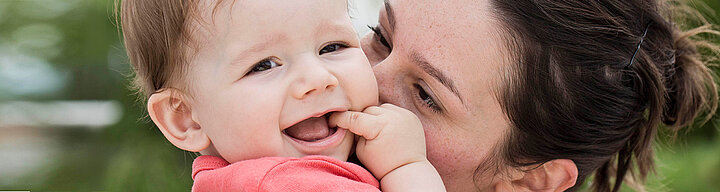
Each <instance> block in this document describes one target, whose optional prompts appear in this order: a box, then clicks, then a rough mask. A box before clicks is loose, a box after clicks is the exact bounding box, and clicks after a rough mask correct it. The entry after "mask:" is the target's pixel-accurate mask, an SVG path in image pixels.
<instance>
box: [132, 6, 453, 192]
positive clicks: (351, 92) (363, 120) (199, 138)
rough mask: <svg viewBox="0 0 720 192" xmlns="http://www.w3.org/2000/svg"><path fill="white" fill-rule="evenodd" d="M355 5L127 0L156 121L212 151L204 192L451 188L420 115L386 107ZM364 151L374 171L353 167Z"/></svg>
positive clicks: (180, 141) (187, 142)
mask: <svg viewBox="0 0 720 192" xmlns="http://www.w3.org/2000/svg"><path fill="white" fill-rule="evenodd" d="M347 4H348V2H346V1H341V0H312V1H309V0H249V1H232V0H226V1H222V0H221V1H209V0H200V1H146V0H124V1H122V8H121V22H122V28H123V32H124V39H125V45H126V49H127V52H128V55H129V57H130V61H131V63H132V65H133V69H134V71H135V73H136V82H135V84H136V85H137V86H138V88H139V89H140V90H141V91H142V93H144V95H145V96H148V97H147V98H148V100H147V110H148V113H149V115H150V117H151V119H152V120H153V122H154V123H155V125H157V127H158V128H159V129H160V131H161V132H162V133H163V135H164V136H165V138H167V140H168V141H170V143H172V144H173V145H175V146H176V147H178V148H180V149H183V150H186V151H191V152H200V153H201V154H202V156H200V157H198V158H196V159H195V161H194V162H193V172H192V178H193V180H194V184H193V191H377V190H378V188H380V189H382V190H383V191H444V190H445V189H444V186H443V183H442V180H441V179H440V176H439V175H438V173H437V171H436V170H435V169H434V168H433V166H432V165H431V164H430V163H429V161H428V160H427V157H426V154H425V153H426V152H425V140H424V133H423V130H422V125H421V124H420V121H419V120H418V119H417V117H416V116H415V115H414V114H412V113H411V112H409V111H407V110H405V109H402V108H400V107H397V106H394V105H390V104H383V105H380V106H376V105H377V104H378V93H377V83H376V81H375V77H374V75H373V71H372V68H371V66H370V64H369V63H368V61H367V59H366V58H365V55H364V54H363V52H362V50H361V48H360V45H359V39H358V36H357V35H356V33H355V31H354V29H353V28H352V25H351V21H350V17H349V15H348V10H347V7H348V5H347ZM353 133H354V134H353ZM356 135H357V137H356ZM353 150H355V151H356V154H357V156H358V159H359V160H360V161H361V162H362V163H363V164H364V165H365V166H366V167H367V169H369V171H370V172H372V174H371V173H370V172H368V171H366V170H365V169H363V168H362V167H360V166H358V165H355V164H352V163H349V162H345V161H346V160H347V158H348V156H349V154H350V153H351V152H352V151H353ZM373 176H374V177H373ZM376 179H377V180H376ZM378 180H379V181H380V182H378Z"/></svg>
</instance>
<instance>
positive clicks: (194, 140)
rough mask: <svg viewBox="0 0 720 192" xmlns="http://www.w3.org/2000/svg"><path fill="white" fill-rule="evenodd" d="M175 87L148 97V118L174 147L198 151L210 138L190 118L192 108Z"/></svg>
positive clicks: (204, 146)
mask: <svg viewBox="0 0 720 192" xmlns="http://www.w3.org/2000/svg"><path fill="white" fill-rule="evenodd" d="M181 97H182V96H181V95H180V94H179V93H178V92H177V90H175V89H166V90H163V91H161V92H158V93H154V94H152V95H151V96H150V99H148V104H147V109H148V113H149V114H150V118H151V119H152V121H153V122H155V125H157V127H158V128H159V129H160V132H162V134H163V135H165V138H167V140H168V141H170V143H172V144H173V145H175V146H176V147H178V148H180V149H182V150H186V151H191V152H199V151H202V150H204V149H206V148H207V147H208V146H210V138H209V137H208V136H207V135H206V134H205V133H204V132H203V130H202V129H201V127H200V124H198V123H197V122H195V120H193V118H192V109H190V107H189V106H188V105H187V102H186V101H185V100H184V99H183V98H181Z"/></svg>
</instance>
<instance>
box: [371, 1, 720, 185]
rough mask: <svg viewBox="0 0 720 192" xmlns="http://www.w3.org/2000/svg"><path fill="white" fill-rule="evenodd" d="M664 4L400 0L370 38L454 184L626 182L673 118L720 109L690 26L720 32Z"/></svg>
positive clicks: (393, 97)
mask: <svg viewBox="0 0 720 192" xmlns="http://www.w3.org/2000/svg"><path fill="white" fill-rule="evenodd" d="M665 5H669V4H668V3H665V2H656V1H653V0H632V1H628V0H601V1H585V0H566V1H551V0H524V1H502V0H480V1H477V0H446V1H414V0H388V1H386V3H385V7H384V9H383V10H381V12H380V22H379V25H378V26H377V27H373V31H374V32H375V33H374V34H369V35H368V36H366V37H365V38H363V43H364V44H363V46H364V50H365V52H366V54H367V56H368V57H369V58H370V60H371V63H373V64H374V70H375V73H376V77H377V79H378V84H379V89H380V100H381V102H387V103H393V104H396V105H398V106H401V107H404V108H407V109H409V110H411V111H413V112H415V113H416V114H417V115H418V117H419V118H420V119H421V120H422V123H423V125H424V127H425V132H426V137H427V143H428V156H429V159H430V161H431V162H432V163H433V164H434V165H435V166H436V168H437V169H438V171H439V172H440V174H441V175H442V177H443V180H444V182H445V186H446V187H447V188H448V190H449V191H491V190H498V191H511V190H512V191H564V190H569V191H572V190H575V189H577V186H579V185H580V184H582V183H583V181H584V180H585V179H586V178H587V177H588V176H591V175H594V180H593V182H592V186H593V189H594V190H595V191H617V190H619V189H620V187H619V186H620V184H621V183H622V180H623V179H625V180H634V181H639V182H642V181H643V179H644V178H645V176H646V174H647V173H648V172H649V171H650V170H652V169H653V162H652V158H653V152H652V149H651V144H652V140H653V139H654V138H655V135H656V132H657V129H658V128H659V127H660V126H661V124H663V125H665V127H668V128H671V129H673V130H677V129H678V128H682V127H684V126H687V125H688V124H689V123H691V122H692V121H693V120H694V119H695V117H696V116H697V115H698V114H699V113H700V112H703V111H708V112H710V114H711V113H712V112H714V110H715V108H716V101H717V94H716V92H717V91H716V89H717V88H716V86H715V84H713V79H712V75H711V71H710V70H709V69H708V68H707V67H706V66H705V63H704V62H703V61H701V60H700V55H699V54H698V50H697V47H696V45H699V44H700V43H698V42H696V41H694V40H691V39H689V37H690V36H693V35H695V34H698V33H702V32H716V31H712V30H711V29H709V28H708V27H705V28H699V29H696V30H693V31H691V32H681V31H680V30H679V29H677V27H676V26H675V25H674V24H673V23H671V22H670V21H668V20H667V19H665V18H664V17H663V14H665V7H664V6H665ZM711 51H717V50H714V49H711ZM629 170H636V172H635V174H633V175H628V172H629ZM630 177H632V179H630Z"/></svg>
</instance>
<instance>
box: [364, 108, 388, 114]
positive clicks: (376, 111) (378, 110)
mask: <svg viewBox="0 0 720 192" xmlns="http://www.w3.org/2000/svg"><path fill="white" fill-rule="evenodd" d="M383 110H387V109H383V108H380V107H378V106H370V107H367V108H365V110H363V113H367V114H370V115H380V114H382V111H383Z"/></svg>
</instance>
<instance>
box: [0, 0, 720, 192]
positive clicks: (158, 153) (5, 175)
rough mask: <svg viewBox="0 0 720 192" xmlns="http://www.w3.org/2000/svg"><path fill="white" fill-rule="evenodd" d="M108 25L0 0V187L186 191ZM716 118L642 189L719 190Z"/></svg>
mask: <svg viewBox="0 0 720 192" xmlns="http://www.w3.org/2000/svg"><path fill="white" fill-rule="evenodd" d="M369 2H373V3H366V4H370V7H377V5H378V4H377V2H379V1H378V0H373V1H369ZM705 2H706V3H707V5H708V6H709V9H703V10H704V11H703V12H704V13H705V14H706V16H707V17H709V18H710V20H711V21H712V22H713V23H716V24H718V23H720V22H718V19H717V16H715V15H714V12H720V2H718V1H717V0H705ZM713 10H714V11H713ZM376 14H377V10H376V9H374V10H373V9H369V10H368V9H361V10H360V13H359V18H364V17H365V16H367V19H361V20H362V21H361V22H373V21H375V18H376ZM114 21H115V19H114V17H113V1H111V0H65V1H50V0H35V1H30V0H27V1H14V0H0V190H33V191H189V189H190V186H191V185H192V180H191V179H190V172H191V169H190V165H191V163H192V160H193V158H194V157H195V155H194V154H192V153H188V152H183V151H181V150H179V149H176V148H175V147H174V146H172V145H171V144H170V143H169V142H167V141H166V140H165V139H164V137H163V136H162V135H161V134H160V132H159V131H158V130H157V129H156V128H155V127H154V126H153V124H152V123H151V122H149V121H148V120H147V118H144V117H145V113H144V111H143V109H142V108H143V107H144V105H143V104H139V103H138V102H137V100H136V97H135V96H134V95H133V92H132V91H130V90H129V89H128V84H129V78H128V77H129V75H130V74H131V70H130V67H129V64H128V63H127V57H126V55H125V52H124V49H123V46H122V43H121V36H120V35H119V33H118V29H117V28H116V27H115V24H114ZM363 25H364V24H362V23H360V24H356V26H363ZM358 29H359V30H363V31H364V28H358ZM361 33H362V32H361ZM716 42H718V41H716ZM716 71H718V70H717V69H716ZM719 121H720V118H718V117H713V119H711V120H710V121H709V122H708V123H706V124H704V125H703V126H700V127H694V128H693V129H692V130H691V131H689V132H682V133H681V134H680V135H679V136H678V138H677V140H675V141H674V142H670V141H669V139H667V138H669V137H667V136H666V135H664V136H663V137H662V138H663V139H661V140H660V142H659V143H658V144H657V145H656V149H657V153H658V154H657V157H658V158H657V159H658V164H659V167H658V172H657V174H654V175H651V177H650V179H649V186H648V190H649V191H720V137H718V136H719V135H720V134H719V133H720V129H719V128H718V127H720V122H719Z"/></svg>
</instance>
